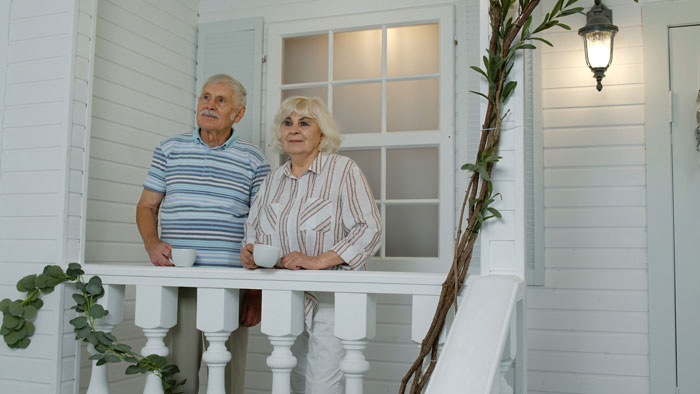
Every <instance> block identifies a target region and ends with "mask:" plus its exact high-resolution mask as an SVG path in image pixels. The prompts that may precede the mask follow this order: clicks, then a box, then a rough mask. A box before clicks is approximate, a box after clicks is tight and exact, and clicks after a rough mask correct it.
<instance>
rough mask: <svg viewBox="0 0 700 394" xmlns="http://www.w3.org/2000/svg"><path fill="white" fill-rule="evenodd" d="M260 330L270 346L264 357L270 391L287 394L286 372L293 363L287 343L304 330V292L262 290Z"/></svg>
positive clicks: (295, 360)
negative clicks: (270, 372) (269, 378)
mask: <svg viewBox="0 0 700 394" xmlns="http://www.w3.org/2000/svg"><path fill="white" fill-rule="evenodd" d="M262 303H263V310H262V326H261V331H262V332H263V334H265V335H267V336H268V338H269V339H270V343H271V344H272V346H273V347H274V349H273V351H272V354H270V356H269V357H268V358H267V366H268V367H270V369H271V370H272V394H289V392H290V391H291V385H290V380H289V378H290V374H291V372H292V369H293V368H294V367H295V366H296V365H297V359H296V357H294V355H292V351H291V349H290V348H291V346H292V345H293V344H294V340H295V339H296V337H297V336H298V335H299V334H301V332H302V331H303V330H304V293H303V292H301V291H289V290H263V292H262Z"/></svg>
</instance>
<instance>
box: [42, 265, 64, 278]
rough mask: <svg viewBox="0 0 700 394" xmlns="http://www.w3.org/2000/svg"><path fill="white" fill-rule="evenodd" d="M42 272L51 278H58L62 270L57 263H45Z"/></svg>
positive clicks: (61, 274)
mask: <svg viewBox="0 0 700 394" xmlns="http://www.w3.org/2000/svg"><path fill="white" fill-rule="evenodd" d="M44 274H45V275H47V276H50V277H52V278H60V277H62V276H63V270H62V269H61V267H59V266H57V265H47V266H46V267H44Z"/></svg>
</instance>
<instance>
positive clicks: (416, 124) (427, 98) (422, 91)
mask: <svg viewBox="0 0 700 394" xmlns="http://www.w3.org/2000/svg"><path fill="white" fill-rule="evenodd" d="M439 89H440V86H439V84H438V79H425V80H418V81H399V82H389V83H387V88H386V95H387V101H386V116H387V120H386V128H387V131H415V130H437V129H438V127H439V124H438V112H439V105H440V103H439V102H438V101H439V94H438V92H439Z"/></svg>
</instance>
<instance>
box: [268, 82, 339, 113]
mask: <svg viewBox="0 0 700 394" xmlns="http://www.w3.org/2000/svg"><path fill="white" fill-rule="evenodd" d="M292 96H306V97H318V98H320V99H321V100H323V102H324V103H326V105H328V88H327V87H325V86H324V87H322V88H302V89H287V90H283V91H282V100H284V99H286V98H288V97H292ZM278 109H279V108H275V109H274V111H275V113H277V110H278Z"/></svg>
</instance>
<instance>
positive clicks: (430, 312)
mask: <svg viewBox="0 0 700 394" xmlns="http://www.w3.org/2000/svg"><path fill="white" fill-rule="evenodd" d="M439 300H440V297H439V296H433V295H414V296H413V303H412V305H411V339H412V340H413V341H414V342H418V343H421V342H422V341H423V338H425V334H427V333H428V329H429V328H430V324H431V323H432V321H433V316H434V315H435V309H436V308H437V304H438V301H439ZM458 302H459V299H458ZM453 321H454V308H451V309H450V311H449V312H447V316H446V317H445V325H444V326H443V327H442V330H441V331H440V339H439V340H438V356H439V355H440V353H442V349H443V348H444V347H445V341H446V340H447V333H448V332H449V328H450V327H451V326H452V322H453ZM426 367H427V365H426Z"/></svg>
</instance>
